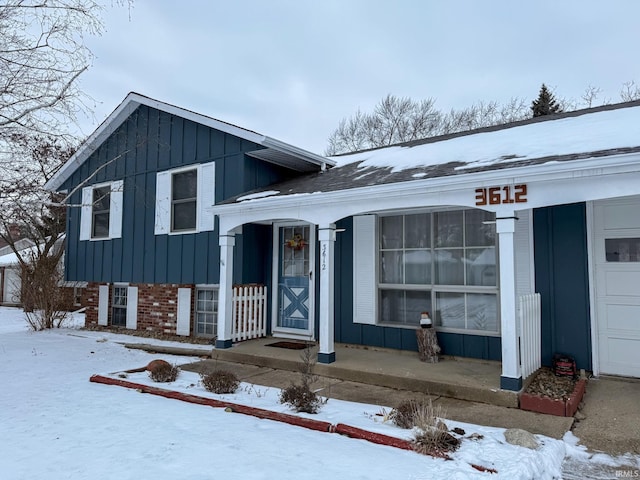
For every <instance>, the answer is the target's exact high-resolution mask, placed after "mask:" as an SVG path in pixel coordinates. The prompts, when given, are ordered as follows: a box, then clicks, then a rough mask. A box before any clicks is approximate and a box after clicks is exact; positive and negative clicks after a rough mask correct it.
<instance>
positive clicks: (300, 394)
mask: <svg viewBox="0 0 640 480" xmlns="http://www.w3.org/2000/svg"><path fill="white" fill-rule="evenodd" d="M300 359H301V363H300V373H301V374H302V377H301V381H300V383H298V384H296V383H292V384H291V385H289V386H288V387H287V388H285V389H283V390H282V392H280V403H284V404H287V405H289V406H290V407H292V408H293V409H295V411H296V412H305V413H318V410H319V409H320V407H321V406H322V405H324V404H325V403H326V402H327V400H326V399H323V398H321V397H319V396H318V395H317V394H316V392H314V391H313V390H311V384H312V383H314V382H315V381H316V380H317V379H318V377H317V375H315V374H314V373H313V367H314V366H315V363H316V362H315V359H314V357H313V350H312V349H311V344H307V347H306V348H305V349H304V350H303V352H302V354H301V355H300Z"/></svg>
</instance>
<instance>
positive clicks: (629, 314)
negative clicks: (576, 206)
mask: <svg viewBox="0 0 640 480" xmlns="http://www.w3.org/2000/svg"><path fill="white" fill-rule="evenodd" d="M594 235H595V238H594V244H593V247H594V263H595V268H596V272H595V279H596V282H595V283H596V285H595V293H596V321H597V334H598V347H599V360H600V371H601V373H607V374H613V375H625V376H632V377H640V197H626V198H623V199H617V200H607V201H601V202H595V203H594Z"/></svg>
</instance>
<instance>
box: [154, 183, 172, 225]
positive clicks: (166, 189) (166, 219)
mask: <svg viewBox="0 0 640 480" xmlns="http://www.w3.org/2000/svg"><path fill="white" fill-rule="evenodd" d="M154 231H155V234H156V235H163V234H167V233H169V232H170V231H171V172H158V174H157V175H156V220H155V229H154Z"/></svg>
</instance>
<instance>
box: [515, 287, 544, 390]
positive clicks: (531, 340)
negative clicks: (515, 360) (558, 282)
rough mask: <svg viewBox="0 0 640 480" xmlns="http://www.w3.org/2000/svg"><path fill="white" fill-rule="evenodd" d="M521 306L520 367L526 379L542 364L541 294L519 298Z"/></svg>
mask: <svg viewBox="0 0 640 480" xmlns="http://www.w3.org/2000/svg"><path fill="white" fill-rule="evenodd" d="M518 303H519V307H520V313H519V317H520V318H519V319H520V367H521V369H522V378H523V379H526V378H527V377H528V376H529V375H531V374H532V373H533V372H535V371H536V370H538V369H539V368H540V366H541V365H542V359H541V338H540V337H541V331H540V318H541V313H540V294H539V293H531V294H529V295H522V296H520V297H519V298H518Z"/></svg>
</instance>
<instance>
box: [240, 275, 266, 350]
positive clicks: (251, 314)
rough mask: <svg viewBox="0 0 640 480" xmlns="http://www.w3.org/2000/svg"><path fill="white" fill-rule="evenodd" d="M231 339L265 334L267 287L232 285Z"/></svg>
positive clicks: (245, 338)
mask: <svg viewBox="0 0 640 480" xmlns="http://www.w3.org/2000/svg"><path fill="white" fill-rule="evenodd" d="M232 301H233V308H232V309H231V311H232V319H231V340H232V341H234V342H238V341H240V340H249V339H251V338H258V337H266V336H267V308H266V307H267V287H265V286H264V285H235V286H234V287H233V295H232Z"/></svg>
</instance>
